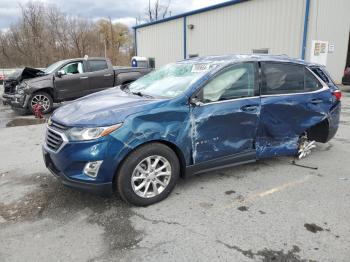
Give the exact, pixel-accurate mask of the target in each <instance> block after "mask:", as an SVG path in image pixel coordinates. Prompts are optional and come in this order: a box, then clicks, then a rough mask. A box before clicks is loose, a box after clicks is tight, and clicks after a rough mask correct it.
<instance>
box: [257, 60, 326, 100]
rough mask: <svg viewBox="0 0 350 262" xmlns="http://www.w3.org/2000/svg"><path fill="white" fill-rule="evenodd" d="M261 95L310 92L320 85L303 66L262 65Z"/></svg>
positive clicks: (285, 64) (267, 63)
mask: <svg viewBox="0 0 350 262" xmlns="http://www.w3.org/2000/svg"><path fill="white" fill-rule="evenodd" d="M262 74H263V84H262V90H261V93H262V95H276V94H290V93H303V92H311V91H315V90H318V89H320V88H322V85H321V83H320V82H319V81H318V80H317V79H316V78H315V76H314V75H313V74H312V73H311V72H310V71H309V70H308V69H307V68H305V67H304V66H302V65H295V64H290V63H274V62H270V63H269V62H266V63H262Z"/></svg>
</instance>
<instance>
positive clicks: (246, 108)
mask: <svg viewBox="0 0 350 262" xmlns="http://www.w3.org/2000/svg"><path fill="white" fill-rule="evenodd" d="M257 109H258V105H245V106H242V107H241V110H242V111H245V112H253V111H256V110H257Z"/></svg>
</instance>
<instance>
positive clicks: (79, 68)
mask: <svg viewBox="0 0 350 262" xmlns="http://www.w3.org/2000/svg"><path fill="white" fill-rule="evenodd" d="M61 70H63V71H64V72H65V73H66V74H67V75H74V74H82V73H84V70H83V63H82V62H73V63H69V64H67V65H65V66H64V67H62V69H61Z"/></svg>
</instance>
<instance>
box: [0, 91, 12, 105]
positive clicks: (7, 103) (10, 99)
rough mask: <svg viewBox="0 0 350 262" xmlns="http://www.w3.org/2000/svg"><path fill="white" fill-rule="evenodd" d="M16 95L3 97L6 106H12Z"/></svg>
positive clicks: (4, 95)
mask: <svg viewBox="0 0 350 262" xmlns="http://www.w3.org/2000/svg"><path fill="white" fill-rule="evenodd" d="M14 96H15V95H14V94H6V93H4V94H3V95H2V101H3V102H4V104H6V105H10V104H11V101H12V100H13V98H14Z"/></svg>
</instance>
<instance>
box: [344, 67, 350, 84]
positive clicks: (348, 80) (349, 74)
mask: <svg viewBox="0 0 350 262" xmlns="http://www.w3.org/2000/svg"><path fill="white" fill-rule="evenodd" d="M342 84H343V85H350V66H349V67H346V68H345V70H344V76H343V79H342Z"/></svg>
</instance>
